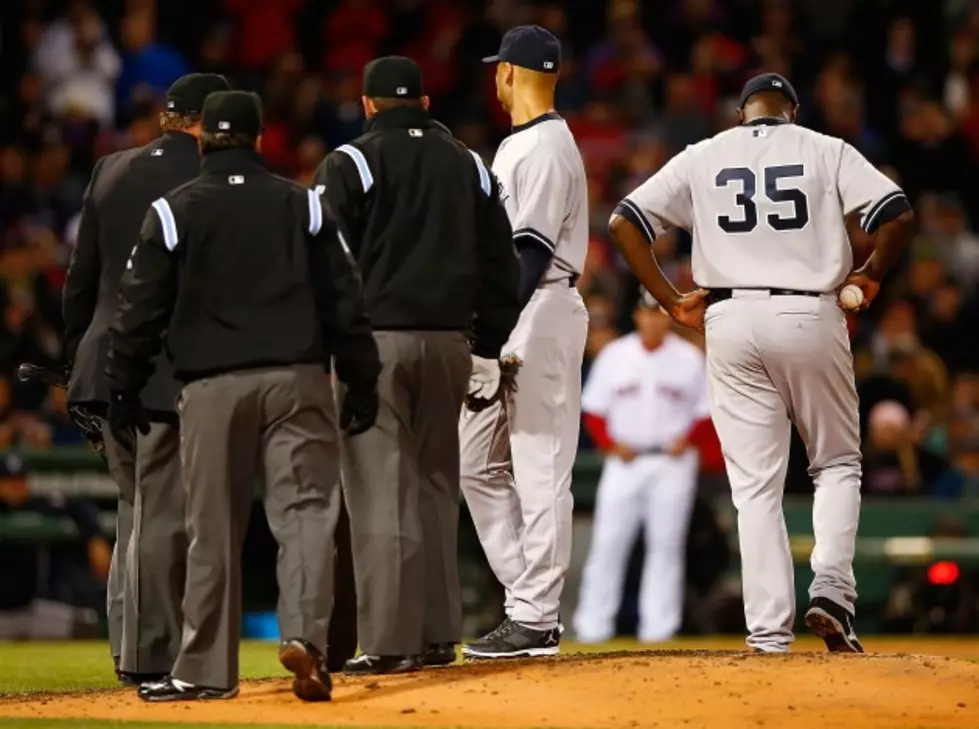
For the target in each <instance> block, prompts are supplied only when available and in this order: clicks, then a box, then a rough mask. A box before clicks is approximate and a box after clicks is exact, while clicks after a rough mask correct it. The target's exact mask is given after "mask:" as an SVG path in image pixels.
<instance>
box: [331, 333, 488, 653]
mask: <svg viewBox="0 0 979 729" xmlns="http://www.w3.org/2000/svg"><path fill="white" fill-rule="evenodd" d="M374 338H375V339H376V341H377V346H378V350H379V353H380V357H381V365H382V368H381V375H380V378H379V380H378V395H379V399H380V409H379V411H378V416H377V423H376V425H375V426H374V427H373V428H371V430H369V431H368V432H366V433H364V434H362V435H359V436H355V437H353V438H344V448H343V489H344V498H345V499H346V504H347V509H348V511H349V513H350V532H351V540H352V544H353V557H354V576H355V580H356V584H357V629H358V634H359V637H360V647H361V649H362V650H363V651H364V653H367V654H371V655H420V654H421V653H423V651H424V649H425V646H426V645H428V644H432V643H458V642H459V641H460V640H461V639H462V604H461V597H460V595H459V564H458V527H459V431H458V423H459V413H460V411H461V409H462V402H463V398H464V397H465V394H466V390H467V388H468V383H469V374H470V370H471V368H472V357H471V354H470V350H469V344H468V342H467V341H466V338H465V336H464V335H463V334H462V333H460V332H438V331H435V332H417V331H411V332H408V331H380V332H376V333H375V334H374Z"/></svg>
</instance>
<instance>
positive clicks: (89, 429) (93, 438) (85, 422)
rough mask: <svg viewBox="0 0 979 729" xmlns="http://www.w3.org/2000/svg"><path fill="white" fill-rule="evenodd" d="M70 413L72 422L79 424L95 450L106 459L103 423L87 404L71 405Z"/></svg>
mask: <svg viewBox="0 0 979 729" xmlns="http://www.w3.org/2000/svg"><path fill="white" fill-rule="evenodd" d="M68 415H69V416H71V420H72V422H73V423H74V424H75V425H77V426H78V428H79V429H80V430H81V431H82V433H83V434H84V436H85V440H87V441H88V442H89V444H90V445H91V446H92V448H94V449H95V452H96V453H98V454H99V456H101V457H102V460H103V461H104V460H105V440H104V438H103V437H102V423H101V422H100V421H99V418H98V416H96V415H95V414H94V413H93V412H92V411H91V410H90V409H89V408H88V407H86V406H85V405H69V406H68Z"/></svg>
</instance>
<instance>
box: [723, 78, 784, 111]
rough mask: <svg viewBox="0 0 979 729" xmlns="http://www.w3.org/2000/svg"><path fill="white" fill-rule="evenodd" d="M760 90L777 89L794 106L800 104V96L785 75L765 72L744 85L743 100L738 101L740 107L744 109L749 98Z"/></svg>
mask: <svg viewBox="0 0 979 729" xmlns="http://www.w3.org/2000/svg"><path fill="white" fill-rule="evenodd" d="M760 91H775V92H776V93H779V94H782V96H784V97H785V98H786V99H788V100H789V101H791V102H792V106H798V105H799V97H798V96H797V95H796V93H795V89H794V88H792V84H790V83H789V80H788V79H787V78H785V76H781V75H779V74H777V73H763V74H761V75H759V76H755V77H754V78H753V79H751V80H750V81H748V83H746V84H745V85H744V88H743V89H742V90H741V101H740V102H739V103H738V108H739V109H743V108H744V105H745V104H746V103H748V99H750V98H751V97H752V96H754V95H755V94H757V93H759V92H760Z"/></svg>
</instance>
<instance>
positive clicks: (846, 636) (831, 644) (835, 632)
mask: <svg viewBox="0 0 979 729" xmlns="http://www.w3.org/2000/svg"><path fill="white" fill-rule="evenodd" d="M806 626H807V627H808V628H809V630H811V631H812V632H813V633H815V634H816V635H818V636H819V637H820V638H822V639H823V642H825V643H826V648H827V649H829V651H830V653H863V652H864V651H863V646H862V645H860V641H859V639H857V634H856V633H855V632H854V630H853V615H852V613H850V611H849V610H847V609H846V608H845V607H843V606H842V605H839V604H838V603H835V602H833V601H832V600H830V599H828V598H825V597H816V598H813V600H812V602H810V603H809V609H808V610H807V611H806Z"/></svg>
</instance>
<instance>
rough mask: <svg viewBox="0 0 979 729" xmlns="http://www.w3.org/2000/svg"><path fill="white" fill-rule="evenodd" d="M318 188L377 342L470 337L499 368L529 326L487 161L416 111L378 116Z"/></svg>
mask: <svg viewBox="0 0 979 729" xmlns="http://www.w3.org/2000/svg"><path fill="white" fill-rule="evenodd" d="M314 184H315V185H316V189H317V191H319V192H320V193H321V194H322V195H323V199H324V200H325V202H326V205H327V207H328V209H329V210H330V211H331V212H332V214H333V215H334V217H335V218H336V220H337V224H338V225H339V227H340V230H341V232H342V233H343V235H344V236H345V237H346V240H347V242H348V243H349V246H350V248H351V250H352V251H353V255H354V258H355V259H356V260H357V263H358V264H359V266H360V270H361V272H362V274H363V277H364V295H365V298H366V300H367V306H368V309H369V310H370V312H371V320H372V322H373V324H374V328H375V329H378V330H391V329H409V330H455V331H471V334H472V340H473V352H474V353H475V354H477V355H480V356H484V357H498V356H499V354H500V349H501V348H502V347H503V345H504V344H505V343H506V340H507V339H508V338H509V336H510V332H511V330H512V329H513V327H514V326H515V325H516V323H517V319H518V317H519V316H520V302H519V299H518V296H517V289H518V285H519V281H520V264H519V260H518V258H517V254H516V250H515V248H514V246H513V235H512V231H511V228H510V221H509V219H508V218H507V215H506V211H505V210H504V208H503V204H502V203H501V201H500V188H499V184H498V183H497V181H496V178H495V177H494V176H493V174H492V173H491V172H490V171H489V170H488V169H487V167H486V165H485V164H484V163H483V161H482V160H481V159H480V158H479V157H478V155H476V154H474V153H472V152H470V151H469V149H467V148H466V146H465V145H463V144H462V143H461V142H459V141H457V140H456V139H455V138H454V137H453V136H452V135H451V133H450V132H449V131H448V129H446V128H445V127H444V126H442V125H441V124H439V123H438V122H437V121H435V120H434V119H432V117H431V116H429V114H428V112H427V111H425V110H423V109H421V108H416V107H395V108H392V109H388V110H385V111H381V112H378V113H377V114H376V115H374V116H373V117H372V118H371V119H370V120H368V122H367V125H366V132H365V133H364V134H363V135H362V136H360V137H358V138H357V139H355V140H354V141H353V142H351V143H350V144H345V145H342V146H341V147H338V148H337V149H336V150H334V151H333V152H332V153H330V154H329V155H328V156H327V158H326V159H325V160H324V161H323V163H322V164H321V165H320V168H319V169H318V170H317V171H316V176H315V178H314Z"/></svg>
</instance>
